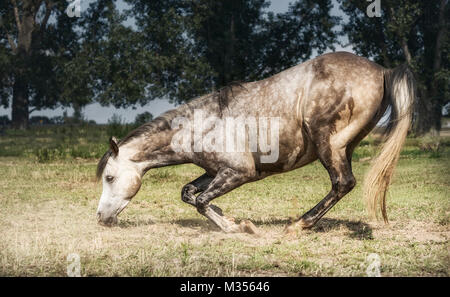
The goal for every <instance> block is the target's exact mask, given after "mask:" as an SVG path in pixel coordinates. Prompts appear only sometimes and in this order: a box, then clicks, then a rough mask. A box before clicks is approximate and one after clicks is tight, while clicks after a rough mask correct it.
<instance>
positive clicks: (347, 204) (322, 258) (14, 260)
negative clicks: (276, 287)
mask: <svg viewBox="0 0 450 297" xmlns="http://www.w3.org/2000/svg"><path fill="white" fill-rule="evenodd" d="M79 128H80V127H57V128H55V127H53V128H35V129H33V130H31V131H27V132H17V131H4V132H3V134H2V135H0V234H1V239H0V275H1V276H64V275H66V272H67V265H68V264H69V263H70V262H68V259H67V257H68V255H69V254H72V253H76V254H78V255H79V256H80V261H81V275H82V276H116V275H118V276H128V275H129V276H365V275H366V269H367V268H368V267H369V266H370V265H371V264H373V263H371V262H370V261H369V260H368V256H369V255H370V254H372V253H376V254H378V256H379V259H380V272H381V275H382V276H449V274H450V253H449V252H450V250H449V237H450V225H449V223H450V199H449V198H450V197H449V194H450V138H448V137H445V138H442V139H440V140H439V139H438V140H437V139H431V140H430V139H428V140H427V139H408V140H407V145H406V146H405V148H404V150H403V152H402V155H401V159H400V162H399V165H398V167H397V170H396V173H395V175H394V180H393V183H392V186H391V190H390V194H389V198H388V214H389V217H390V219H391V222H390V224H389V225H384V224H382V223H378V222H375V221H372V220H370V219H368V217H367V214H366V211H365V208H364V201H363V199H362V197H361V196H362V193H361V183H362V180H363V176H364V173H365V172H366V170H367V169H368V168H369V165H370V160H369V159H370V157H372V156H373V155H374V154H375V152H376V149H377V146H376V145H375V144H376V141H375V140H374V139H369V140H365V141H363V143H362V145H361V146H360V147H359V148H358V149H357V151H356V152H355V155H354V159H355V161H354V162H353V171H354V174H355V176H356V179H357V181H358V182H359V184H358V185H357V187H356V188H355V189H354V190H353V191H352V192H351V193H350V194H349V195H347V196H346V197H345V198H343V200H342V201H340V202H339V203H338V204H337V205H336V206H335V207H334V208H333V209H332V210H331V211H330V212H329V213H328V214H327V215H326V216H325V217H324V218H323V219H322V220H321V221H320V222H319V223H318V224H317V225H316V226H315V227H314V228H313V229H312V230H308V231H301V232H299V233H298V234H296V235H284V233H283V229H284V227H285V225H286V224H287V223H289V221H290V219H292V218H294V217H297V216H299V215H301V214H303V213H304V212H306V211H307V210H309V209H310V208H311V207H313V206H314V205H315V204H316V203H317V202H318V201H320V200H321V199H322V197H323V196H325V195H326V193H327V192H328V190H329V187H330V182H329V178H328V175H327V173H326V171H325V170H324V169H323V167H322V166H321V164H320V163H318V162H315V163H313V164H311V165H308V166H306V167H304V168H301V169H298V170H295V171H292V172H289V173H286V174H283V175H277V176H272V177H269V178H266V179H264V180H262V181H259V182H256V183H251V184H246V185H244V186H242V187H240V188H238V189H236V190H234V191H232V192H231V193H229V194H227V195H225V196H223V197H220V198H218V199H217V200H215V201H214V203H215V204H217V205H218V206H220V207H221V208H222V209H223V211H224V212H225V214H227V215H228V216H232V217H234V218H235V219H236V221H240V220H244V219H249V220H251V221H252V222H253V223H254V224H255V225H256V226H257V227H258V229H259V231H260V232H259V236H254V235H249V234H224V233H222V232H221V231H219V229H218V228H217V227H215V226H214V225H212V224H211V223H209V222H208V221H207V220H206V219H205V218H204V217H202V216H200V215H199V214H197V212H196V210H195V209H194V208H193V207H191V206H189V205H187V204H185V203H183V202H182V201H181V199H180V191H181V187H182V186H183V185H184V184H186V183H188V182H189V181H191V180H193V179H194V178H196V177H198V176H199V175H201V174H202V172H203V171H202V169H200V168H198V167H196V166H194V165H183V166H174V167H168V168H161V169H155V170H151V171H149V172H148V173H147V175H146V176H145V178H144V182H143V186H142V188H141V190H140V192H139V193H138V195H137V196H136V197H135V198H133V201H132V202H131V203H130V204H129V206H128V207H127V208H126V209H125V210H124V212H123V213H122V214H121V215H120V216H119V224H118V225H117V226H115V227H112V228H107V227H102V226H100V225H98V224H97V222H96V218H95V210H96V208H97V203H98V199H99V197H100V194H101V184H99V183H97V182H96V181H95V177H94V175H95V167H96V161H97V160H96V158H98V157H99V156H101V154H102V153H103V152H104V151H105V149H106V142H107V141H106V140H107V134H108V131H107V130H106V128H104V127H103V128H102V127H84V128H83V129H84V130H83V129H81V130H80V129H79ZM436 143H439V145H437V144H436Z"/></svg>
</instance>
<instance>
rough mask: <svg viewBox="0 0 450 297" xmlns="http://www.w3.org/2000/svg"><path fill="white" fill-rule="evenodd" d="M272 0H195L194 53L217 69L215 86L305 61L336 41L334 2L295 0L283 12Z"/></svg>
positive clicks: (192, 7)
mask: <svg viewBox="0 0 450 297" xmlns="http://www.w3.org/2000/svg"><path fill="white" fill-rule="evenodd" d="M269 4H270V3H269V1H266V0H232V1H211V0H200V1H194V2H192V5H191V9H190V10H191V18H192V21H191V22H190V23H191V24H193V25H192V27H191V28H190V29H191V31H192V36H193V38H194V40H195V41H196V45H195V48H196V52H198V53H200V54H201V55H203V56H204V57H205V58H206V60H207V61H208V63H209V65H210V66H211V68H212V69H213V70H214V73H215V76H214V82H215V86H216V87H221V86H224V85H227V84H229V83H230V82H232V81H246V80H257V79H262V78H265V77H268V76H270V75H273V74H275V73H277V72H280V71H282V70H284V69H286V68H288V67H290V66H293V65H295V64H297V63H299V62H301V61H304V60H307V59H308V58H309V57H310V56H311V54H312V52H313V50H314V49H316V50H318V52H319V53H321V52H323V51H324V50H326V49H327V48H328V47H332V44H333V43H334V41H335V40H336V35H337V34H336V33H335V32H334V31H333V27H334V26H335V25H337V23H338V21H339V18H337V17H333V16H330V10H331V7H332V5H331V1H328V0H322V1H309V0H301V1H296V2H294V3H292V4H290V6H289V10H288V12H286V13H282V14H277V15H275V14H273V13H271V12H269V13H268V12H267V10H266V9H267V8H268V7H269Z"/></svg>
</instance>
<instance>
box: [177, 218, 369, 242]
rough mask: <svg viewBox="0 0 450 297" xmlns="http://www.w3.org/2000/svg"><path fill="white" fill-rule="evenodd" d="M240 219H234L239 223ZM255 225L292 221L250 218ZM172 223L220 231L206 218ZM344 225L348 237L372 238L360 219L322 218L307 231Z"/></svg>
mask: <svg viewBox="0 0 450 297" xmlns="http://www.w3.org/2000/svg"><path fill="white" fill-rule="evenodd" d="M240 221H241V220H240V219H236V222H237V223H239V222H240ZM251 221H252V223H253V224H255V226H256V227H261V226H271V225H272V226H273V225H283V226H286V225H288V224H290V223H291V222H292V220H291V219H272V220H264V221H261V220H251ZM172 223H174V224H177V225H180V226H182V227H187V228H200V230H201V231H204V232H207V231H220V229H219V227H217V226H216V225H214V224H213V223H212V222H210V221H208V220H206V219H179V220H175V221H173V222H172ZM342 227H345V228H346V229H347V230H348V232H347V235H348V236H349V237H350V238H354V239H359V240H371V239H373V234H372V228H371V227H370V226H369V225H368V224H366V223H364V222H361V221H350V220H340V219H333V218H322V219H321V220H320V221H319V222H317V224H316V225H315V226H314V227H313V228H312V229H310V230H309V232H316V233H325V232H329V231H332V230H336V229H340V228H342Z"/></svg>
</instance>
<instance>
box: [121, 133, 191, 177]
mask: <svg viewBox="0 0 450 297" xmlns="http://www.w3.org/2000/svg"><path fill="white" fill-rule="evenodd" d="M173 134H174V131H172V130H171V129H170V128H169V129H154V131H148V132H147V133H143V134H142V135H140V136H138V137H135V138H133V139H132V140H131V141H129V142H127V143H126V144H124V145H122V146H121V147H120V150H126V151H127V154H128V155H129V156H130V160H131V161H133V162H135V163H137V164H139V167H141V169H142V170H143V172H144V173H145V172H146V171H147V170H149V169H151V168H158V167H164V166H170V165H178V164H183V163H188V162H190V159H189V158H188V156H186V155H185V154H184V153H182V152H181V153H176V152H174V151H173V149H172V147H171V141H172V137H173Z"/></svg>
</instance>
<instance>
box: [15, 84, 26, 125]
mask: <svg viewBox="0 0 450 297" xmlns="http://www.w3.org/2000/svg"><path fill="white" fill-rule="evenodd" d="M28 116H29V112H28V87H27V83H26V81H25V80H24V79H23V78H20V77H16V81H15V83H14V86H13V101H12V126H13V128H15V129H27V128H28Z"/></svg>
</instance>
